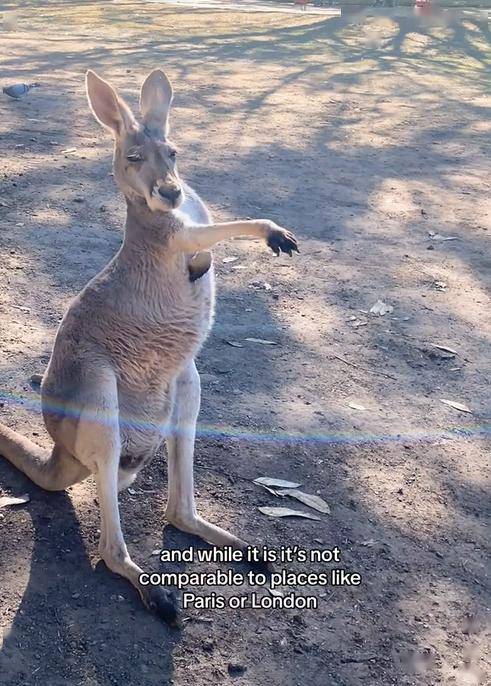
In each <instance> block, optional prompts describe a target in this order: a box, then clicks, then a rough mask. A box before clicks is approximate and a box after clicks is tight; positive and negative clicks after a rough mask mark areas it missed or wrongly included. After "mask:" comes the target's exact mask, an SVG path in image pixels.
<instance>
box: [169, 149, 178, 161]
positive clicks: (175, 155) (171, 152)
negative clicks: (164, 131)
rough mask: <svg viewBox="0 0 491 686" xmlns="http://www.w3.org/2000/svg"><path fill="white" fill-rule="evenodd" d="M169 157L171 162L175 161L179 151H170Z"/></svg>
mask: <svg viewBox="0 0 491 686" xmlns="http://www.w3.org/2000/svg"><path fill="white" fill-rule="evenodd" d="M169 157H170V158H171V160H175V159H176V157H177V150H170V151H169Z"/></svg>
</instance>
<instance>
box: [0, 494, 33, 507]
mask: <svg viewBox="0 0 491 686" xmlns="http://www.w3.org/2000/svg"><path fill="white" fill-rule="evenodd" d="M29 501H30V497H29V495H28V494H27V493H24V495H21V496H19V497H18V498H16V497H15V496H12V495H4V496H2V497H1V498H0V507H8V506H9V505H22V504H23V503H28V502H29Z"/></svg>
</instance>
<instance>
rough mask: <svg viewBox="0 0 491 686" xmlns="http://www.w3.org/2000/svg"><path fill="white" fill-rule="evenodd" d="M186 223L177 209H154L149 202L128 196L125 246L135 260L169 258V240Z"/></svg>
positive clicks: (126, 251)
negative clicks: (138, 257) (175, 210)
mask: <svg viewBox="0 0 491 686" xmlns="http://www.w3.org/2000/svg"><path fill="white" fill-rule="evenodd" d="M181 226H182V222H181V221H180V219H179V218H178V217H177V216H176V215H175V214H174V212H152V211H151V210H149V208H148V206H147V204H146V202H145V201H144V200H143V199H141V200H139V199H138V200H130V199H128V198H126V225H125V233H124V241H123V245H122V248H121V252H122V253H123V256H126V257H130V258H131V259H135V258H137V256H140V257H144V256H148V258H150V259H157V260H158V259H160V258H162V259H165V258H166V257H168V256H169V248H168V244H169V239H170V238H171V236H172V235H173V234H174V233H176V232H177V231H179V229H180V228H181Z"/></svg>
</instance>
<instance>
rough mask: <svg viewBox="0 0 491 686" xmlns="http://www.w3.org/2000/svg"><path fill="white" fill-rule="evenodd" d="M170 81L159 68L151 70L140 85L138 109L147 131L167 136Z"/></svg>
mask: <svg viewBox="0 0 491 686" xmlns="http://www.w3.org/2000/svg"><path fill="white" fill-rule="evenodd" d="M172 96H173V93H172V86H171V82H170V81H169V79H168V78H167V76H166V75H165V74H164V72H163V71H162V70H161V69H155V70H154V71H152V72H151V73H150V74H149V75H148V76H147V78H146V79H145V81H144V82H143V85H142V87H141V92H140V111H141V114H142V119H143V123H144V125H145V127H146V128H147V129H148V130H149V131H153V132H156V133H162V132H163V134H164V137H165V136H167V133H168V129H169V110H170V106H171V102H172Z"/></svg>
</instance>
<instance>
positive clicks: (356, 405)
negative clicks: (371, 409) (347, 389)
mask: <svg viewBox="0 0 491 686" xmlns="http://www.w3.org/2000/svg"><path fill="white" fill-rule="evenodd" d="M348 405H349V406H350V407H351V409H352V410H360V412H364V411H365V410H366V409H367V408H366V407H364V406H363V405H359V404H358V403H348Z"/></svg>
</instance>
